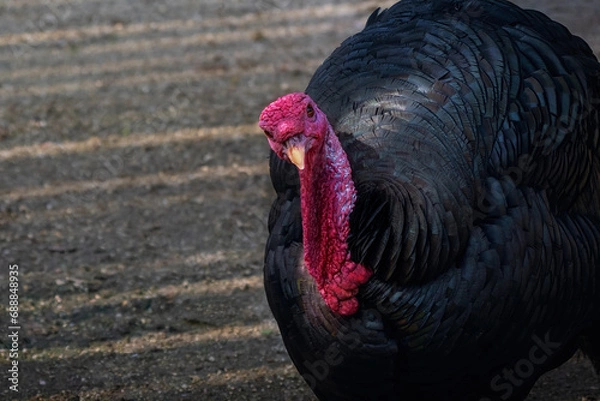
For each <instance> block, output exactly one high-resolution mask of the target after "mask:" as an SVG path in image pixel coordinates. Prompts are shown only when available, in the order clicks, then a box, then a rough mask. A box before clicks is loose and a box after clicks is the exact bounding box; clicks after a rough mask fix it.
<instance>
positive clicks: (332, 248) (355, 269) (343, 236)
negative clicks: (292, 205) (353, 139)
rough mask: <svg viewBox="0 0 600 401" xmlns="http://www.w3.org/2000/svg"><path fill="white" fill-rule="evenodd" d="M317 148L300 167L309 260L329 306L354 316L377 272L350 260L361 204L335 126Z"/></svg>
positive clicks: (313, 275) (308, 266)
mask: <svg viewBox="0 0 600 401" xmlns="http://www.w3.org/2000/svg"><path fill="white" fill-rule="evenodd" d="M311 150H312V149H309V150H308V152H311ZM314 152H315V153H314V154H313V155H312V157H311V155H310V154H308V155H307V163H306V167H305V168H304V169H303V170H299V172H300V186H301V208H302V232H303V238H304V261H305V264H306V267H307V269H308V272H309V273H310V274H311V276H312V277H313V278H314V279H315V281H316V283H317V287H318V288H319V291H320V293H321V295H322V296H323V298H324V300H325V302H326V303H327V305H329V307H330V308H331V309H332V310H334V311H335V312H338V313H341V314H352V313H354V312H356V310H357V308H358V302H357V300H356V299H355V298H354V296H355V295H356V293H357V292H358V286H359V285H360V284H363V283H364V282H365V281H367V279H368V278H369V277H370V275H371V272H370V271H369V270H367V269H366V268H364V267H363V266H361V265H359V264H356V263H354V262H352V261H351V260H350V252H349V250H348V243H347V239H348V235H349V233H350V220H349V217H350V213H351V212H352V209H353V208H354V203H355V202H356V189H355V187H354V182H353V181H352V170H351V168H350V163H349V161H348V157H347V156H346V152H344V150H343V148H342V145H341V143H340V141H339V139H338V138H337V136H336V135H335V133H334V132H333V129H332V128H331V127H329V130H328V133H327V135H326V136H325V139H324V142H323V145H322V146H321V147H318V148H317V149H314Z"/></svg>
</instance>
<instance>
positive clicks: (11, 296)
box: [8, 263, 21, 392]
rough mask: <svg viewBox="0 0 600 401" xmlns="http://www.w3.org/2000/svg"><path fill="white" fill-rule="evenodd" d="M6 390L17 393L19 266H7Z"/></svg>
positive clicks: (19, 329)
mask: <svg viewBox="0 0 600 401" xmlns="http://www.w3.org/2000/svg"><path fill="white" fill-rule="evenodd" d="M8 316H9V320H8V322H9V323H8V339H9V342H8V360H9V368H8V383H9V384H8V388H9V389H10V390H11V391H14V392H19V332H20V331H21V324H20V321H19V265H18V264H16V263H15V264H9V265H8Z"/></svg>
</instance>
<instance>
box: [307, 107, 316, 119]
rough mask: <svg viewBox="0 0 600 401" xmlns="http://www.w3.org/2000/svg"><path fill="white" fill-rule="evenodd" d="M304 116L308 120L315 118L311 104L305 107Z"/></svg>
mask: <svg viewBox="0 0 600 401" xmlns="http://www.w3.org/2000/svg"><path fill="white" fill-rule="evenodd" d="M306 115H307V116H308V117H309V118H313V117H314V116H315V109H313V107H312V105H311V104H307V105H306Z"/></svg>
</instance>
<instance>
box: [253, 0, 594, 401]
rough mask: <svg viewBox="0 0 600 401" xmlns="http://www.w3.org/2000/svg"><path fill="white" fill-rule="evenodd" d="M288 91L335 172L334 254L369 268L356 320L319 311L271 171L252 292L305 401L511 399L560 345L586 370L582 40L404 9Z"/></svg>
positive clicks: (286, 194)
mask: <svg viewBox="0 0 600 401" xmlns="http://www.w3.org/2000/svg"><path fill="white" fill-rule="evenodd" d="M306 92H307V94H309V95H310V96H311V98H312V99H313V100H314V101H315V102H316V103H317V105H318V106H319V108H320V109H321V110H323V111H324V112H325V113H326V115H327V117H328V119H329V121H330V123H331V124H332V126H333V127H334V129H335V131H336V133H337V134H338V136H339V138H340V140H341V142H342V145H343V147H344V149H345V151H346V153H347V155H348V158H349V160H350V163H351V166H352V170H353V180H354V182H355V186H356V188H357V191H358V199H357V202H356V205H355V209H354V211H353V212H352V214H351V216H350V226H351V233H350V237H349V239H348V243H349V246H350V250H351V255H352V258H353V259H354V261H356V262H359V263H362V264H364V265H366V266H367V267H369V268H371V269H373V271H374V272H375V274H374V276H373V277H372V279H371V280H370V281H369V282H367V283H366V284H364V285H363V287H362V288H361V292H360V293H359V302H360V303H361V309H360V310H359V312H358V313H357V314H356V315H353V316H350V317H342V316H338V315H335V314H334V313H333V312H331V311H330V310H329V309H328V308H327V306H326V305H325V304H324V302H323V300H322V299H321V297H320V294H319V292H318V291H317V289H316V286H315V285H314V282H313V280H312V278H311V277H310V276H309V275H308V274H307V273H306V270H305V269H304V268H303V263H304V262H303V255H302V230H301V215H300V202H299V184H298V175H297V172H296V170H295V167H294V166H292V165H290V164H289V163H286V162H283V161H281V160H279V159H278V158H276V157H272V158H271V177H272V180H273V186H274V187H275V189H276V191H277V199H276V201H275V202H274V204H273V208H272V210H271V214H270V217H269V229H270V237H269V240H268V243H267V247H266V255H265V287H266V291H267V296H268V300H269V304H270V306H271V309H272V310H273V313H274V315H275V318H276V319H277V321H278V324H279V327H280V329H281V333H282V336H283V339H284V341H285V344H286V347H287V349H288V352H289V354H290V356H291V357H292V360H293V361H294V363H295V365H296V367H297V368H298V370H299V371H300V373H301V374H302V375H303V376H304V377H305V378H306V380H307V382H308V383H309V384H310V385H311V386H312V388H313V390H314V392H315V394H317V396H318V397H319V399H321V400H336V401H337V400H397V399H402V400H428V401H435V400H453V401H455V400H461V401H469V400H480V399H490V400H500V399H502V400H512V401H515V400H523V399H524V398H525V397H526V396H527V394H528V392H529V390H530V388H531V387H532V386H533V384H534V383H535V381H536V380H537V378H538V377H539V376H540V375H541V374H543V373H544V372H546V371H548V370H549V369H552V368H554V367H556V366H558V365H560V364H561V363H563V362H564V361H565V360H567V359H568V358H569V357H570V356H571V355H572V354H573V352H574V351H575V350H576V349H577V347H581V348H582V349H583V351H584V352H585V353H586V354H587V355H588V356H589V357H590V358H591V360H592V362H593V363H594V366H595V367H596V369H597V370H600V64H599V63H598V60H597V59H596V58H595V56H594V54H593V52H592V51H591V49H590V48H589V46H587V44H585V42H584V41H583V40H582V39H581V38H578V37H575V36H572V35H571V34H570V33H569V31H568V30H567V29H566V28H565V27H563V26H562V25H560V24H558V23H556V22H554V21H551V20H550V19H549V18H548V17H546V16H545V15H543V14H541V13H539V12H536V11H530V10H523V9H521V8H519V7H517V6H515V5H513V4H511V3H509V2H507V1H503V0H432V1H422V0H403V1H401V2H399V3H397V4H396V5H394V6H392V7H391V8H390V9H387V10H383V11H381V10H376V11H375V12H374V13H373V14H372V15H371V16H370V17H369V19H368V21H367V24H366V26H365V28H364V30H363V31H362V32H360V33H358V34H356V35H354V36H352V37H350V38H348V39H347V40H346V41H344V42H343V43H342V45H341V46H340V47H339V48H338V49H336V50H335V51H334V52H333V54H332V55H331V56H330V57H329V58H327V59H326V60H325V62H324V63H323V65H322V66H321V67H319V69H318V70H317V71H316V72H315V74H314V76H313V78H312V80H311V82H310V83H309V85H308V87H307V89H306ZM539 341H549V342H550V343H551V344H558V345H553V346H554V347H555V348H553V349H552V352H551V353H550V354H549V355H547V358H546V359H544V361H543V362H539V363H536V364H535V366H534V368H533V371H532V372H531V374H530V375H528V376H527V377H523V380H522V381H521V384H520V385H518V386H514V385H513V386H512V387H511V388H510V393H509V392H508V390H507V387H503V386H500V385H499V384H502V383H501V382H497V381H495V380H497V378H498V377H500V379H502V371H503V369H511V368H513V367H514V366H515V363H516V362H517V361H519V360H522V359H523V358H528V357H529V355H530V352H531V349H532V347H535V346H539V344H538V343H539ZM328 352H329V353H331V352H333V353H335V355H336V356H339V358H332V357H331V355H329V357H328ZM328 358H329V359H328ZM317 365H318V366H319V367H320V369H321V370H319V371H318V372H316V371H315V369H316V368H315V366H317ZM532 366H533V365H532ZM319 372H320V373H319ZM317 376H318V377H317Z"/></svg>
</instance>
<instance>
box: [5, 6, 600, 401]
mask: <svg viewBox="0 0 600 401" xmlns="http://www.w3.org/2000/svg"><path fill="white" fill-rule="evenodd" d="M519 3H520V4H524V5H526V6H535V7H536V8H538V9H540V10H543V11H545V12H547V13H548V14H550V15H551V16H553V17H555V18H557V19H558V20H560V21H561V22H563V23H565V24H566V25H568V26H569V27H571V28H572V30H573V31H574V32H576V33H577V34H579V35H581V36H583V37H585V38H586V39H587V40H588V42H589V43H590V45H591V46H592V47H593V48H594V49H595V50H596V53H597V54H598V55H600V23H599V21H600V0H587V1H586V0H575V1H571V2H564V1H563V0H538V1H533V0H527V1H520V2H519ZM167 4H168V5H167ZM390 4H391V2H390V1H387V2H385V3H382V2H377V1H374V0H369V1H362V0H348V1H340V0H325V1H318V0H300V1H291V0H253V1H252V0H247V1H242V0H226V1H223V0H202V1H193V0H175V1H172V2H168V3H167V2H152V1H149V0H134V1H118V0H37V1H36V0H2V1H1V2H0V265H1V266H2V269H1V270H0V272H1V274H0V276H1V277H0V291H1V293H2V294H7V293H8V279H9V275H8V270H9V269H8V267H9V265H13V264H18V272H19V276H18V277H19V287H18V291H19V292H18V294H19V313H20V314H19V316H18V321H17V323H18V324H19V326H21V328H20V330H19V349H18V362H19V365H18V367H19V387H18V388H19V392H18V393H15V392H13V391H11V390H10V389H9V385H10V382H9V381H8V380H7V376H8V374H7V370H8V368H9V362H11V361H13V360H16V359H15V358H11V359H9V353H8V350H7V349H8V348H10V341H9V340H8V339H7V338H8V337H7V336H8V334H9V329H8V326H10V325H11V322H10V321H9V317H8V314H7V313H3V314H2V317H0V322H1V323H0V338H2V340H0V341H1V342H2V343H3V345H4V347H3V348H4V349H3V350H2V355H0V357H1V358H0V370H1V371H2V372H3V373H2V374H1V375H0V376H1V377H2V382H1V383H0V399H2V400H8V399H15V400H16V399H18V400H180V399H183V400H185V399H189V400H211V401H212V400H214V401H217V400H268V401H272V400H276V401H279V400H280V401H313V400H314V398H312V396H311V395H310V392H309V390H308V388H307V386H306V385H305V384H304V382H303V381H302V380H301V379H300V378H299V376H298V374H297V373H296V371H295V369H294V368H293V367H292V365H291V363H290V361H289V359H288V357H287V354H286V352H285V350H284V347H283V345H282V342H281V339H280V337H279V333H278V330H277V327H276V325H275V322H274V320H273V318H272V316H271V314H270V311H269V309H268V306H267V304H266V300H265V297H264V290H263V287H262V251H263V245H264V242H265V239H266V236H267V231H266V217H267V213H268V209H269V204H270V202H271V200H272V197H273V191H272V189H271V186H270V182H269V180H268V176H267V154H268V147H267V144H266V141H265V140H264V138H263V136H262V134H261V133H260V131H259V130H258V129H257V127H256V120H257V117H258V114H259V113H260V111H261V109H262V107H264V106H265V105H266V104H267V103H269V102H270V101H271V100H273V99H274V98H275V97H277V96H279V95H281V94H283V93H286V92H289V91H295V90H302V89H304V87H305V85H306V84H307V82H308V80H309V78H310V76H311V74H312V72H313V71H314V70H315V68H316V67H317V66H318V65H319V64H320V62H321V61H322V60H323V59H324V58H325V57H326V56H327V55H328V54H329V53H330V52H331V51H332V50H333V49H334V48H335V47H336V46H337V45H338V44H339V43H340V42H341V41H342V40H343V39H344V38H345V37H347V36H348V35H350V34H351V33H353V32H356V31H358V30H360V29H361V28H362V26H363V25H364V22H365V20H366V18H367V16H368V15H369V14H370V12H371V11H372V10H373V9H374V8H375V7H376V6H378V5H383V6H385V5H390ZM2 305H3V306H4V307H6V309H8V297H7V296H6V295H2ZM13 324H14V322H13ZM530 400H545V401H592V400H600V381H599V380H598V378H597V377H595V376H593V374H592V371H591V367H590V364H589V363H588V362H587V361H586V360H583V359H582V358H580V357H575V358H574V359H573V360H571V361H570V362H569V363H567V364H566V365H564V366H563V367H562V368H560V369H558V370H556V371H554V372H551V373H550V374H548V375H547V376H545V377H544V378H543V379H542V380H541V381H540V382H539V383H538V385H537V387H536V389H535V390H534V392H533V393H532V394H531V396H530Z"/></svg>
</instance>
